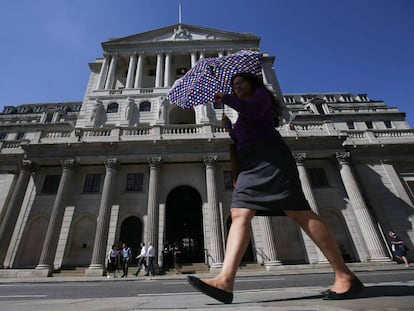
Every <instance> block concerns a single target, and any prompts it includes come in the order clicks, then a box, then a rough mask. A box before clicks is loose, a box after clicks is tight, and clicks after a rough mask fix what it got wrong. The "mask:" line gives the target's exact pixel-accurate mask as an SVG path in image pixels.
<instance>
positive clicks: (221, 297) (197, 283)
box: [187, 275, 233, 304]
mask: <svg viewBox="0 0 414 311" xmlns="http://www.w3.org/2000/svg"><path fill="white" fill-rule="evenodd" d="M187 281H188V283H190V285H191V286H193V287H194V288H195V289H197V290H198V291H200V292H202V293H203V294H206V295H207V296H210V297H211V298H214V299H216V300H218V301H220V302H222V303H226V304H229V303H232V301H233V293H229V292H227V291H225V290H222V289H220V288H217V287H214V286H211V285H208V284H207V283H205V282H203V281H201V280H200V279H199V278H196V277H195V276H191V275H189V276H187Z"/></svg>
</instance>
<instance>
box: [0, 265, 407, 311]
mask: <svg viewBox="0 0 414 311" xmlns="http://www.w3.org/2000/svg"><path fill="white" fill-rule="evenodd" d="M350 266H351V268H352V270H353V271H355V272H356V273H358V272H360V273H362V272H369V271H390V270H406V268H404V267H403V266H401V265H394V264H386V265H375V264H374V265H367V264H354V265H353V264H351V265H350ZM411 269H413V268H411ZM330 272H332V270H331V269H330V268H328V267H326V268H309V265H306V267H305V266H294V267H290V268H289V269H280V270H278V271H271V272H267V271H240V273H239V274H238V276H242V275H244V276H248V275H250V276H260V275H291V274H306V273H330ZM200 276H202V277H204V276H206V277H208V276H209V274H202V275H201V274H200ZM184 278H186V276H185V275H164V276H155V277H153V278H141V277H139V278H138V279H143V280H145V281H148V282H151V281H154V282H155V281H158V280H160V281H162V280H177V281H178V280H180V281H182V280H183V279H184ZM103 280H107V281H110V282H111V281H120V280H119V279H107V278H106V277H101V278H91V277H50V278H41V279H39V278H37V279H35V278H29V279H26V278H25V279H22V278H18V279H0V287H1V286H7V285H12V284H13V283H21V282H75V281H76V282H79V281H86V282H88V281H89V282H90V281H103ZM124 280H125V281H136V280H137V278H135V277H133V278H132V277H131V278H128V279H122V281H124ZM365 285H366V290H365V291H364V293H363V295H362V297H361V298H359V299H353V300H343V301H324V300H322V299H321V293H320V292H321V291H322V290H326V288H325V287H321V286H312V287H291V288H274V289H273V288H272V289H268V290H240V291H235V292H234V296H235V298H234V301H233V303H232V304H231V305H224V304H221V303H218V302H216V301H215V300H213V299H211V298H209V297H207V296H205V295H203V294H200V293H198V292H195V291H193V289H192V288H191V287H190V286H189V289H188V292H185V293H179V294H177V293H171V294H144V295H137V296H132V297H122V298H100V299H95V298H94V299H89V298H88V299H59V300H56V299H55V300H50V299H49V300H47V299H39V298H37V299H30V300H27V299H24V300H23V299H22V300H19V301H17V300H6V301H5V300H3V299H0V302H1V303H0V310H1V311H40V310H41V311H92V310H94V311H114V310H119V311H132V310H183V309H191V310H196V311H198V310H235V309H237V310H238V311H262V310H266V311H268V310H276V311H278V310H280V311H286V310H295V311H298V310H302V311H303V310H306V311H313V310H321V311H325V310H326V311H345V310H387V311H389V310H392V311H394V310H407V311H408V310H413V306H414V277H413V281H412V282H384V283H375V284H374V283H372V284H370V283H366V284H365ZM0 297H1V294H0Z"/></svg>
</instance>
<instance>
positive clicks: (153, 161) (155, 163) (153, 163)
mask: <svg viewBox="0 0 414 311" xmlns="http://www.w3.org/2000/svg"><path fill="white" fill-rule="evenodd" d="M161 162H162V158H161V157H152V158H148V164H149V166H150V167H151V168H158V167H159V166H160V164H161Z"/></svg>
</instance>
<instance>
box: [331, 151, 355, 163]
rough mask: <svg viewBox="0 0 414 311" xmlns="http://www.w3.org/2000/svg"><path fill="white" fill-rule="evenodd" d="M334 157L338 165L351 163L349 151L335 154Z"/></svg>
mask: <svg viewBox="0 0 414 311" xmlns="http://www.w3.org/2000/svg"><path fill="white" fill-rule="evenodd" d="M335 156H336V159H337V160H338V162H339V163H340V164H349V163H350V161H351V153H350V152H349V151H344V152H337V153H336V154H335Z"/></svg>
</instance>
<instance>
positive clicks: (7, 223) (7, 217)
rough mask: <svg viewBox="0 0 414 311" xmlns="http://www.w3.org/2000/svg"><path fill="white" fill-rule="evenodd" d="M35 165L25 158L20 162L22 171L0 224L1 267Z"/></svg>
mask: <svg viewBox="0 0 414 311" xmlns="http://www.w3.org/2000/svg"><path fill="white" fill-rule="evenodd" d="M32 170H33V165H32V162H31V161H28V160H23V161H22V163H21V164H20V173H19V177H18V179H17V182H16V185H15V186H14V191H13V193H12V195H11V198H10V200H9V203H8V204H7V207H6V211H5V213H4V217H3V219H2V220H1V224H0V268H2V267H3V262H4V259H5V257H6V253H7V249H8V248H9V244H10V239H11V237H12V234H13V231H14V226H15V224H16V221H17V218H18V217H19V213H20V210H21V208H22V203H23V199H24V196H25V194H26V189H27V185H28V184H29V181H30V176H31V174H32Z"/></svg>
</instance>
